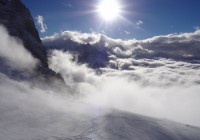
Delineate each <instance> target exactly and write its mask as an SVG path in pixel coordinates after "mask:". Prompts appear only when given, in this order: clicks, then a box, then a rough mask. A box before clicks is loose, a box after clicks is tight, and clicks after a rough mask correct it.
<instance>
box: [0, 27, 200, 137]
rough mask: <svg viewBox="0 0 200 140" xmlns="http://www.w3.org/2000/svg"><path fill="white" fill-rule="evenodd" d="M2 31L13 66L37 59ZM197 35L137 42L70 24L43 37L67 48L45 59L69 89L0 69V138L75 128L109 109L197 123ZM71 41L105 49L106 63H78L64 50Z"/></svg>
mask: <svg viewBox="0 0 200 140" xmlns="http://www.w3.org/2000/svg"><path fill="white" fill-rule="evenodd" d="M0 36H1V41H0V47H1V51H0V57H1V59H3V60H4V61H5V62H6V64H7V65H8V66H9V67H10V68H11V69H19V70H27V69H29V68H31V69H34V67H35V66H36V65H37V64H38V63H39V62H38V60H36V59H35V58H33V56H31V54H30V53H28V51H26V50H25V49H24V47H23V45H22V44H23V43H22V42H21V41H19V40H18V39H15V38H13V37H10V36H9V35H8V33H7V31H6V29H5V28H4V27H2V26H1V27H0ZM2 38H3V39H2ZM199 38H200V30H196V31H195V32H193V33H182V34H171V35H166V36H157V37H153V38H150V39H146V40H140V41H139V40H127V41H124V40H120V39H118V40H116V39H111V38H109V37H106V36H104V35H100V34H93V33H92V34H85V33H79V32H71V31H65V32H62V33H60V34H55V35H53V36H50V37H45V38H43V43H44V44H45V45H46V46H48V45H49V46H50V47H51V46H54V47H55V48H56V47H60V48H62V49H60V48H59V49H57V50H56V49H55V48H54V47H52V48H51V49H49V58H48V59H49V67H50V68H51V69H52V70H54V71H56V72H58V73H60V74H61V75H62V77H63V78H64V81H65V83H66V87H64V89H65V90H63V89H62V90H59V89H57V88H56V87H55V88H56V90H54V87H50V88H46V84H45V83H40V86H38V85H37V84H34V85H33V84H32V82H30V81H29V80H26V81H25V80H13V79H10V78H9V77H8V76H7V75H5V74H3V73H0V91H1V92H0V97H1V98H0V122H1V123H0V128H1V133H0V137H2V138H3V137H5V136H6V138H7V137H8V136H9V139H10V140H12V139H13V140H14V139H16V138H24V137H25V136H26V138H27V139H28V138H29V137H30V138H31V137H34V135H36V134H37V136H38V135H40V134H41V137H42V136H44V134H45V135H51V134H52V133H54V135H57V134H58V135H59V134H62V133H64V132H63V130H65V133H69V134H70V135H73V133H75V132H73V131H74V128H75V127H76V128H77V127H78V125H79V121H81V120H82V119H83V118H91V117H93V116H95V115H97V114H98V115H99V114H100V115H103V114H104V113H106V112H107V111H109V109H110V108H114V109H117V110H122V111H127V112H130V113H137V114H142V115H147V116H152V117H156V118H164V119H170V120H174V121H178V122H182V123H185V124H191V125H195V126H200V120H199V118H200V108H199V106H200V93H199V91H200V86H199V84H200V80H199V79H200V64H199V63H198V62H199V60H200V59H199V54H200V52H199V50H200V47H199V44H200V42H199ZM69 44H75V46H74V47H76V46H78V45H82V44H90V45H92V46H94V47H100V48H103V50H105V51H106V52H107V53H108V58H109V59H108V63H107V66H105V67H101V68H98V69H93V68H90V67H88V64H83V63H82V64H80V63H78V62H77V61H76V60H74V56H73V54H71V53H70V52H68V51H66V50H67V49H65V48H67V47H68V45H69ZM63 50H65V51H63ZM13 51H15V53H12V52H13ZM42 85H44V86H42ZM57 86H59V85H57ZM102 108H105V109H102ZM69 120H70V121H69ZM63 122H65V123H66V124H67V125H65V124H63ZM82 127H86V126H82ZM86 128H87V127H86ZM18 130H20V131H18ZM53 130H54V132H52V131H53ZM66 130H67V131H66ZM30 132H31V133H30ZM11 133H14V135H9V134H11ZM22 134H23V137H22ZM26 134H27V135H26Z"/></svg>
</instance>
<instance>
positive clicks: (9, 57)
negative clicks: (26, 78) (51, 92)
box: [0, 26, 38, 71]
mask: <svg viewBox="0 0 200 140" xmlns="http://www.w3.org/2000/svg"><path fill="white" fill-rule="evenodd" d="M0 36H1V38H0V50H1V51H0V57H2V58H4V59H5V60H6V63H7V64H8V65H9V66H10V67H11V68H13V69H18V70H29V71H31V70H33V69H34V68H35V66H36V65H37V63H38V61H37V60H36V59H35V58H34V57H33V56H32V55H31V54H30V52H28V51H27V50H26V49H25V48H24V46H23V45H22V44H23V43H22V41H21V40H20V39H19V38H14V37H11V36H10V35H9V34H8V32H7V30H6V29H5V28H4V27H3V26H0Z"/></svg>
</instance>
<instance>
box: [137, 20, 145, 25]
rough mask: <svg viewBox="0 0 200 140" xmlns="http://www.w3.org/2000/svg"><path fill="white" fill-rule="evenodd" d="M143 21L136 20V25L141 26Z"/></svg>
mask: <svg viewBox="0 0 200 140" xmlns="http://www.w3.org/2000/svg"><path fill="white" fill-rule="evenodd" d="M143 23H144V22H143V21H141V20H139V21H137V22H136V25H137V26H141V25H142V24H143Z"/></svg>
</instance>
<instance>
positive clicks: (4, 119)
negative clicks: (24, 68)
mask: <svg viewBox="0 0 200 140" xmlns="http://www.w3.org/2000/svg"><path fill="white" fill-rule="evenodd" d="M0 83H1V84H0V89H1V92H0V97H1V98H0V139H1V140H199V139H200V128H198V127H193V126H190V125H185V124H181V123H176V122H173V121H168V120H165V119H154V118H150V117H145V116H141V115H137V114H132V113H127V112H122V111H119V110H113V109H108V108H107V109H106V108H102V107H98V106H95V105H92V104H88V103H84V102H81V101H74V100H69V98H70V97H67V98H65V97H64V96H58V95H54V94H51V92H49V91H48V90H46V91H45V90H42V89H39V88H36V87H30V85H29V84H28V83H25V82H17V81H13V80H11V79H8V78H7V77H6V76H5V75H2V74H1V75H0Z"/></svg>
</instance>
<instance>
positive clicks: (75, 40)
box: [42, 29, 200, 69]
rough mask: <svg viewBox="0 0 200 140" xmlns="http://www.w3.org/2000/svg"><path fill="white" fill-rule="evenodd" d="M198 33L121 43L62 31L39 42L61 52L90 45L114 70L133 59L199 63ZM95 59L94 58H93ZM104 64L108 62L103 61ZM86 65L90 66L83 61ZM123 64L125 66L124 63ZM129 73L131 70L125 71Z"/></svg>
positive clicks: (104, 37) (198, 31) (121, 41)
mask: <svg viewBox="0 0 200 140" xmlns="http://www.w3.org/2000/svg"><path fill="white" fill-rule="evenodd" d="M199 39H200V30H199V29H197V30H196V31H195V32H193V33H181V34H169V35H162V36H155V37H152V38H149V39H146V40H135V39H133V40H121V39H111V38H109V37H107V36H105V35H101V34H95V33H91V34H86V33H80V32H72V31H65V32H62V33H60V34H55V35H53V36H49V37H45V38H43V39H42V41H43V43H44V45H45V46H47V47H48V48H49V49H55V48H56V49H61V50H68V51H76V52H78V53H82V51H81V49H79V48H80V46H82V48H84V44H90V45H91V47H93V48H95V49H96V51H98V50H99V49H101V50H103V51H104V52H106V53H107V54H108V56H109V58H110V59H109V61H108V62H107V66H111V67H112V68H115V69H124V67H119V66H118V65H117V63H118V62H120V61H122V60H124V61H126V62H127V64H128V63H131V62H130V60H131V61H132V60H134V59H160V58H166V59H172V60H176V61H184V62H190V63H199V61H200V56H199V54H200V47H199V46H200V41H199ZM94 59H95V57H94ZM102 61H107V60H102ZM86 62H87V63H88V64H90V63H92V61H91V62H88V61H86ZM123 63H124V62H123ZM125 68H126V69H129V68H130V67H125Z"/></svg>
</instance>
